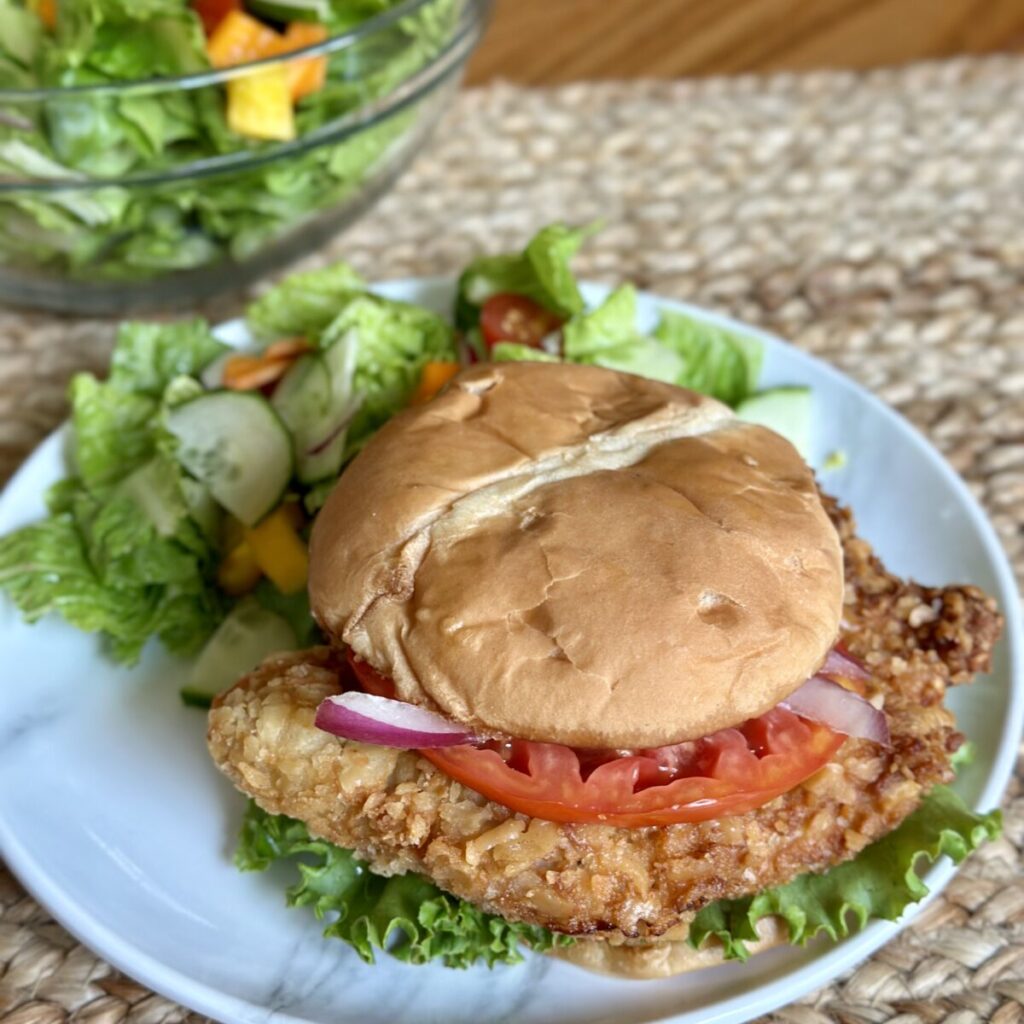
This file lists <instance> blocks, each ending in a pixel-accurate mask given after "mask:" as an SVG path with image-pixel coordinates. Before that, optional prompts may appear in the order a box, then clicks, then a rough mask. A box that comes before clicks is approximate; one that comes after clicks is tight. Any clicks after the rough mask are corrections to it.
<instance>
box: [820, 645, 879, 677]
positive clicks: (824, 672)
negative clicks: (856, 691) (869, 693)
mask: <svg viewBox="0 0 1024 1024" xmlns="http://www.w3.org/2000/svg"><path fill="white" fill-rule="evenodd" d="M818 675H819V676H824V677H825V678H826V679H830V678H832V676H839V677H840V678H841V679H856V680H858V681H860V682H862V683H866V682H867V681H868V680H869V679H870V678H871V673H870V672H869V671H868V670H867V669H866V668H865V667H864V666H863V665H862V664H861V663H860V662H859V661H857V660H856V659H855V658H852V657H851V656H850V655H849V654H847V653H846V651H844V650H842V649H841V648H839V647H833V648H832V650H831V651H829V652H828V657H827V658H825V664H824V665H822V666H821V668H819V669H818Z"/></svg>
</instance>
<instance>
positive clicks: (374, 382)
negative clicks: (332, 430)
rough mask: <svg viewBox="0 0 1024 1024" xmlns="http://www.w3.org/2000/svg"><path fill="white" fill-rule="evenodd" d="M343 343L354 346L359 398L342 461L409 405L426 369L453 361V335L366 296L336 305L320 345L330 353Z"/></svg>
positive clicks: (428, 316)
mask: <svg viewBox="0 0 1024 1024" xmlns="http://www.w3.org/2000/svg"><path fill="white" fill-rule="evenodd" d="M342 339H346V340H351V341H354V344H355V349H356V364H355V371H354V374H353V386H354V389H355V392H356V393H357V394H358V395H360V396H361V404H360V407H359V411H358V412H357V413H356V415H355V418H354V419H353V420H352V424H351V426H350V427H349V431H348V444H347V449H346V452H347V455H351V454H353V453H354V452H356V451H358V449H359V448H361V447H362V445H364V444H365V443H366V442H367V441H368V440H369V438H370V436H371V435H372V434H373V433H374V432H375V431H376V430H377V429H378V428H379V427H380V426H382V425H383V424H384V422H385V421H386V420H388V419H389V418H390V417H391V416H393V415H394V414H395V413H396V412H398V411H399V410H400V409H402V408H404V407H405V406H406V405H407V404H408V402H409V398H410V396H411V395H412V393H413V392H414V391H415V390H416V386H417V385H418V384H419V380H420V376H421V375H422V372H423V367H424V366H425V365H426V364H427V363H429V362H432V361H437V360H440V361H451V360H455V359H457V358H458V353H457V351H456V348H455V337H454V335H453V333H452V329H451V327H449V326H448V324H447V323H445V321H444V320H443V319H442V318H441V317H439V316H438V315H437V314H436V313H432V312H430V310H428V309H424V308H422V307H421V306H413V305H410V304H409V303H407V302H395V301H393V300H391V299H385V298H381V297H380V296H378V295H370V294H369V293H365V294H357V295H354V296H352V297H351V298H349V299H348V300H347V301H346V302H344V303H343V304H342V305H341V308H340V311H339V312H338V313H337V314H336V316H335V317H334V319H333V320H332V321H331V323H330V325H329V326H328V327H327V329H326V330H325V331H324V332H323V335H322V337H321V340H320V344H321V347H323V348H329V347H330V346H331V345H335V344H338V343H339V342H340V341H341V340H342Z"/></svg>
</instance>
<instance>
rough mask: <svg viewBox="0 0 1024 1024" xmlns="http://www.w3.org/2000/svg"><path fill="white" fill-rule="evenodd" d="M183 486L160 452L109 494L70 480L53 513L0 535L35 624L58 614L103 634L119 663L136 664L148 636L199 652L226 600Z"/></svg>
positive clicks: (12, 583) (1, 563) (7, 582)
mask: <svg viewBox="0 0 1024 1024" xmlns="http://www.w3.org/2000/svg"><path fill="white" fill-rule="evenodd" d="M143 477H144V478H145V479H142V478H143ZM183 485H184V481H183V479H182V478H181V475H180V471H179V470H178V468H177V466H176V465H175V464H174V463H173V462H170V461H169V460H164V459H163V458H162V457H161V456H156V457H154V461H153V463H152V464H148V465H144V466H143V467H141V468H140V469H138V470H136V471H135V472H134V473H131V474H129V475H128V476H127V477H126V478H125V479H124V480H122V481H120V482H119V483H118V484H117V485H115V486H113V487H112V488H110V489H108V490H106V491H105V492H104V496H103V497H97V496H96V494H95V493H93V492H92V491H90V490H89V489H87V488H86V487H85V486H84V485H83V484H81V482H79V481H71V482H66V483H64V484H63V485H62V486H61V487H60V489H59V490H58V491H56V492H55V493H54V494H53V495H51V501H52V502H53V503H54V504H55V505H57V506H58V510H57V511H55V513H54V514H53V515H51V516H50V517H49V518H47V519H44V520H42V521H41V522H38V523H34V524H32V525H31V526H26V527H24V528H23V529H21V530H16V531H15V532H14V533H10V534H7V535H6V536H5V537H2V538H0V587H3V588H4V589H5V590H6V591H7V593H8V594H9V595H10V597H11V598H12V600H13V601H14V603H15V604H16V605H17V606H18V608H19V609H20V610H21V613H22V615H24V617H25V619H26V620H27V621H29V622H34V621H36V620H37V619H39V618H40V617H42V616H43V615H46V614H48V613H50V612H57V613H59V614H60V615H62V616H63V617H64V618H65V619H66V620H67V621H68V622H69V623H71V625H73V626H75V627H77V628H78V629H82V630H86V631H89V632H98V633H102V634H104V636H105V637H106V638H107V640H108V641H109V643H110V649H111V653H112V654H113V656H114V657H115V658H116V659H117V660H119V661H124V662H128V663H132V662H134V661H135V660H136V659H137V658H138V656H139V654H140V653H141V651H142V647H143V646H144V644H145V642H146V641H147V640H148V639H149V637H150V636H157V637H159V638H160V640H161V641H162V642H163V643H164V645H165V646H166V647H168V648H169V649H170V650H171V651H174V652H176V653H179V654H190V653H192V652H194V651H196V650H198V648H199V647H200V646H201V645H202V643H203V641H204V640H205V639H206V637H207V636H209V634H210V633H211V632H212V631H213V629H214V628H215V626H216V625H217V623H218V622H219V620H220V618H221V616H222V615H223V612H224V605H225V598H224V596H223V595H222V594H220V592H219V591H218V590H217V589H216V587H215V586H213V585H212V584H211V583H210V582H209V576H210V575H211V570H212V565H213V558H214V549H213V547H212V545H211V544H210V542H209V540H208V538H207V537H206V535H205V533H204V532H203V530H202V528H201V526H200V525H199V524H198V523H197V522H196V521H195V520H193V519H192V517H191V515H190V513H189V504H188V501H187V499H186V497H185V495H184V486H183ZM142 495H145V497H142Z"/></svg>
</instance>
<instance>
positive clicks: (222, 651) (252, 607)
mask: <svg viewBox="0 0 1024 1024" xmlns="http://www.w3.org/2000/svg"><path fill="white" fill-rule="evenodd" d="M295 646H296V641H295V631H294V630H293V629H292V627H291V626H290V625H288V623H287V622H286V621H285V620H284V619H283V618H282V617H281V616H280V615H278V614H277V613H276V612H271V611H268V610H267V609H266V608H264V607H263V606H262V605H261V604H260V603H259V602H258V601H256V600H255V599H254V598H251V597H247V598H245V599H244V600H243V601H240V602H239V603H238V604H237V605H235V607H234V608H233V609H232V610H231V612H230V614H229V615H228V617H227V618H226V619H225V620H224V621H223V622H222V623H221V624H220V626H219V627H218V628H217V632H216V633H214V634H213V636H211V637H210V639H209V640H207V642H206V646H205V647H204V648H203V649H202V651H201V652H200V653H199V657H198V658H197V659H196V662H195V664H194V665H193V666H192V672H191V674H190V675H189V679H188V683H187V685H186V686H184V687H183V688H182V690H181V699H182V700H183V701H184V702H185V703H186V704H190V705H193V706H197V707H202V706H208V705H209V702H210V700H212V699H213V698H214V697H216V696H217V694H218V693H220V692H221V690H224V689H226V688H227V687H229V686H231V684H232V683H234V682H236V681H237V680H238V678H239V677H240V676H243V675H245V673H246V672H248V671H250V670H251V669H253V668H255V667H256V666H257V665H258V664H259V663H260V662H261V661H262V660H263V659H264V658H265V657H266V656H267V655H268V654H274V653H275V652H276V651H291V650H294V649H295Z"/></svg>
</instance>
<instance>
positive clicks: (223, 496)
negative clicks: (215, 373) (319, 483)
mask: <svg viewBox="0 0 1024 1024" xmlns="http://www.w3.org/2000/svg"><path fill="white" fill-rule="evenodd" d="M167 429H168V430H169V431H170V432H171V433H172V434H173V435H174V436H175V437H176V438H177V439H178V452H177V456H178V461H179V462H180V463H181V464H182V465H183V466H184V467H185V468H186V469H187V470H188V471H189V472H190V473H191V474H192V475H193V476H194V477H195V478H196V479H197V480H199V481H201V482H202V483H204V484H206V486H207V487H208V488H209V489H210V493H211V494H212V495H213V497H214V498H215V499H216V500H217V501H218V503H219V504H221V505H223V506H224V508H226V509H227V510H228V511H229V512H230V513H232V515H234V516H236V517H237V518H238V519H240V520H241V521H242V522H243V523H245V525H246V526H253V525H254V524H256V523H257V522H259V520H260V519H262V518H263V517H264V516H265V515H266V514H267V513H268V512H270V511H272V510H273V509H274V508H276V507H277V505H278V504H280V502H281V499H282V497H283V496H284V492H285V491H286V490H287V488H288V484H289V482H290V481H291V478H292V473H293V471H294V469H295V455H294V452H293V450H292V440H291V437H290V436H289V434H288V428H287V427H286V426H285V425H284V423H283V422H282V421H281V417H280V416H278V414H277V413H276V412H274V410H273V409H272V408H271V406H270V403H269V402H267V400H266V399H265V398H264V397H263V396H262V395H260V394H257V393H256V392H253V391H214V392H212V393H210V394H205V395H200V396H199V397H198V398H193V399H191V400H189V401H187V402H184V403H182V404H181V405H178V406H175V408H173V409H171V410H170V411H169V412H168V413H167Z"/></svg>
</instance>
